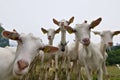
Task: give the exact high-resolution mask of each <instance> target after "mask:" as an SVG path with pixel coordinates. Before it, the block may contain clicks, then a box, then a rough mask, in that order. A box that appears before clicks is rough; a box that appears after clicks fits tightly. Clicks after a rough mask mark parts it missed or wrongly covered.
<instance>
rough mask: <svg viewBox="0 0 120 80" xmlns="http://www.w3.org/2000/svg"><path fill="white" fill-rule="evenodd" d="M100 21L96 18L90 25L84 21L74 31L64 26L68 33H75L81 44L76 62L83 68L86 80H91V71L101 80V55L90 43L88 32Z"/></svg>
mask: <svg viewBox="0 0 120 80" xmlns="http://www.w3.org/2000/svg"><path fill="white" fill-rule="evenodd" d="M101 20H102V19H101V18H98V19H97V20H95V21H93V22H92V23H91V24H88V23H87V21H85V22H84V23H82V24H76V26H75V28H74V29H73V28H72V27H70V26H65V28H66V30H67V31H68V32H69V33H75V36H76V37H77V39H78V41H79V42H80V43H81V44H82V46H81V49H80V51H79V53H78V62H79V66H80V69H81V67H82V66H83V67H85V71H86V74H87V78H88V80H92V74H91V71H97V76H98V80H103V78H102V77H103V76H102V63H103V56H102V53H101V51H100V50H99V48H98V47H97V46H96V45H94V44H93V43H92V42H91V41H90V32H91V31H90V30H91V29H92V28H94V27H95V26H97V25H98V24H99V23H100V22H101ZM80 77H81V76H80Z"/></svg>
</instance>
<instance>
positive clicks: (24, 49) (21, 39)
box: [0, 31, 58, 80]
mask: <svg viewBox="0 0 120 80" xmlns="http://www.w3.org/2000/svg"><path fill="white" fill-rule="evenodd" d="M2 36H3V37H5V38H9V39H12V40H16V41H17V42H18V45H17V49H16V51H15V50H14V49H10V48H0V59H1V60H0V80H13V79H12V78H13V77H18V78H19V77H22V76H23V75H25V74H26V73H27V72H28V70H29V67H30V64H31V62H32V60H33V59H34V57H35V56H37V55H38V53H39V50H42V51H44V52H50V53H51V52H56V51H57V50H58V48H57V47H52V46H45V45H44V44H43V42H42V41H41V39H39V38H37V37H34V36H33V35H32V34H28V35H25V34H18V33H15V32H10V31H3V32H2ZM14 51H15V52H14Z"/></svg>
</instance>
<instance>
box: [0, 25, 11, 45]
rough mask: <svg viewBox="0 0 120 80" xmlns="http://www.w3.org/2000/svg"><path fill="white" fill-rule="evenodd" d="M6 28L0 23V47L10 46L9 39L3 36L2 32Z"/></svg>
mask: <svg viewBox="0 0 120 80" xmlns="http://www.w3.org/2000/svg"><path fill="white" fill-rule="evenodd" d="M3 30H4V28H3V27H2V26H1V25H0V47H5V46H9V40H8V39H5V38H3V37H2V35H1V32H2V31H3Z"/></svg>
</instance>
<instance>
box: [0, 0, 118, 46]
mask: <svg viewBox="0 0 120 80" xmlns="http://www.w3.org/2000/svg"><path fill="white" fill-rule="evenodd" d="M72 16H74V17H75V19H74V22H73V23H72V24H71V26H72V27H74V26H75V24H77V23H82V22H83V21H84V20H87V21H88V23H90V22H92V21H93V20H95V19H97V18H99V17H102V22H101V23H100V25H98V26H97V27H95V28H94V29H93V31H102V30H111V31H116V30H120V0H0V23H1V24H2V26H3V27H4V28H5V29H6V30H9V31H12V30H13V29H16V30H17V31H18V32H19V33H26V34H27V33H33V34H34V35H35V36H37V37H40V38H41V39H43V42H44V43H46V44H47V43H48V40H47V35H45V34H43V33H42V32H41V30H40V29H41V27H44V28H46V29H49V28H54V29H57V28H58V26H56V25H55V24H54V23H53V21H52V19H53V18H55V19H57V20H58V21H59V20H62V19H66V20H69V19H70V18H71V17H72ZM91 35H92V37H91V40H92V41H93V42H96V43H98V42H100V37H99V36H96V35H94V34H93V33H91ZM60 36H61V35H60V34H57V35H56V36H55V39H54V44H58V43H59V42H60ZM66 39H67V41H69V42H73V40H74V35H70V34H68V33H67V37H66ZM11 42H12V41H11ZM113 42H114V44H116V43H120V35H117V36H115V37H114V38H113ZM13 43H14V41H13Z"/></svg>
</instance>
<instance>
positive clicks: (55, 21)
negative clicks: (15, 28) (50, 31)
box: [53, 18, 59, 26]
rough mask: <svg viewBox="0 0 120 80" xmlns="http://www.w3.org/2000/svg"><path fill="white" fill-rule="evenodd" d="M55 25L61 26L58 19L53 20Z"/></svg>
mask: <svg viewBox="0 0 120 80" xmlns="http://www.w3.org/2000/svg"><path fill="white" fill-rule="evenodd" d="M53 23H55V24H56V25H58V26H59V21H57V20H56V19H54V18H53Z"/></svg>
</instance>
